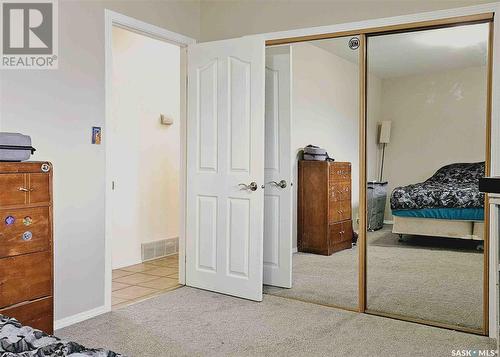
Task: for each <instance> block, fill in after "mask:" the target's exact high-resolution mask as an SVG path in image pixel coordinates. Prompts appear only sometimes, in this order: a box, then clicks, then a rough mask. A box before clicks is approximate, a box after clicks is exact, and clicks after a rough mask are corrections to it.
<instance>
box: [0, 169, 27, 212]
mask: <svg viewBox="0 0 500 357" xmlns="http://www.w3.org/2000/svg"><path fill="white" fill-rule="evenodd" d="M0 187H1V188H2V189H1V190H0V207H5V206H14V205H24V204H26V203H27V202H28V197H27V191H23V189H25V188H26V187H27V182H26V175H25V174H0ZM26 190H27V188H26Z"/></svg>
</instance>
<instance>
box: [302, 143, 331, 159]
mask: <svg viewBox="0 0 500 357" xmlns="http://www.w3.org/2000/svg"><path fill="white" fill-rule="evenodd" d="M303 159H304V160H309V161H335V159H333V158H331V157H330V156H328V153H327V152H326V150H325V149H323V148H320V147H319V146H316V145H307V146H306V147H305V148H304V155H303Z"/></svg>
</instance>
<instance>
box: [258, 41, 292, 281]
mask: <svg viewBox="0 0 500 357" xmlns="http://www.w3.org/2000/svg"><path fill="white" fill-rule="evenodd" d="M290 66H291V63H290V47H288V46H286V47H276V48H268V49H267V51H266V117H265V120H266V125H265V128H266V135H265V141H266V146H265V148H266V150H265V160H264V165H265V170H264V177H265V182H266V185H265V192H264V284H266V285H273V286H279V287H284V288H291V287H292V189H291V184H292V183H291V177H292V168H291V163H292V160H291V142H290V141H291V120H290V114H291V113H290V100H291V98H290V97H291V83H290V82H291V81H290V79H291V71H290V69H291V68H290Z"/></svg>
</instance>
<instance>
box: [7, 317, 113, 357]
mask: <svg viewBox="0 0 500 357" xmlns="http://www.w3.org/2000/svg"><path fill="white" fill-rule="evenodd" d="M45 356H57V357H59V356H72V357H86V356H94V357H119V356H122V355H120V354H117V353H114V352H111V351H106V350H103V349H89V348H85V347H83V346H82V345H79V344H78V343H75V342H66V341H62V340H60V339H58V338H57V337H54V336H49V335H47V334H46V333H44V332H42V331H40V330H36V329H33V328H31V327H28V326H23V325H21V324H20V323H19V322H18V321H17V320H16V319H13V318H9V317H6V316H3V315H0V357H45Z"/></svg>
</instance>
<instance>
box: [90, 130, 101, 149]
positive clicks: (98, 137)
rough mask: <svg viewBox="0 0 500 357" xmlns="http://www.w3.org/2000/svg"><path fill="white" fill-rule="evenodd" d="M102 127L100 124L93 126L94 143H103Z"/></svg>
mask: <svg viewBox="0 0 500 357" xmlns="http://www.w3.org/2000/svg"><path fill="white" fill-rule="evenodd" d="M101 135H102V133H101V127H100V126H93V127H92V144H94V145H101V139H102V137H101Z"/></svg>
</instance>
